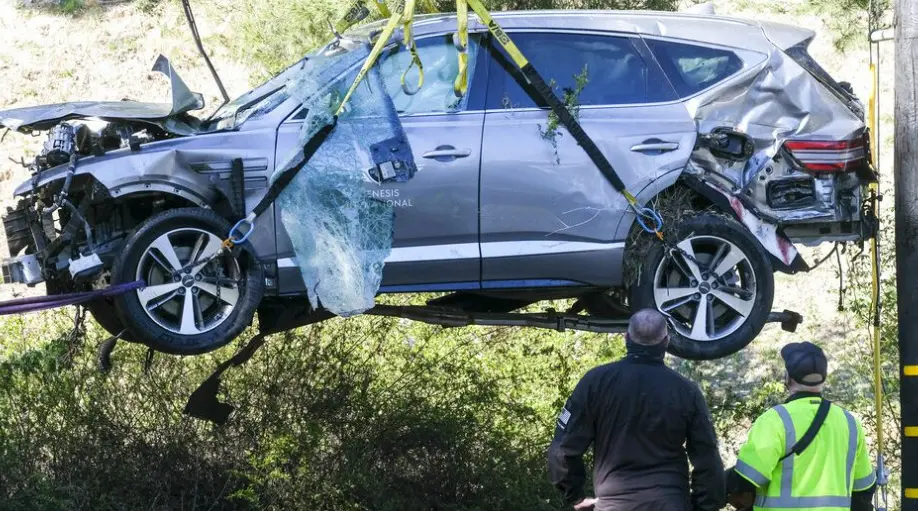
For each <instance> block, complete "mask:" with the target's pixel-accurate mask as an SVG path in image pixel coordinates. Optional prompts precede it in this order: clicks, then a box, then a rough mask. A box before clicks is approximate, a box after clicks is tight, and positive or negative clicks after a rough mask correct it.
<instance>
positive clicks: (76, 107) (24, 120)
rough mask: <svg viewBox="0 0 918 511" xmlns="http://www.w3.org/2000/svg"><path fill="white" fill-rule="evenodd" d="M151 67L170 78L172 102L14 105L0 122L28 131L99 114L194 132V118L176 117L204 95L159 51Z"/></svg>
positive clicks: (1, 115)
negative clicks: (186, 80) (21, 106)
mask: <svg viewBox="0 0 918 511" xmlns="http://www.w3.org/2000/svg"><path fill="white" fill-rule="evenodd" d="M153 71H158V72H160V73H162V74H164V75H166V77H168V78H169V83H170V85H171V89H172V92H171V94H172V103H171V104H168V103H142V102H139V101H77V102H70V103H57V104H53V105H41V106H32V107H24V108H13V109H10V110H4V111H0V126H2V127H6V128H10V129H12V130H18V131H22V132H28V131H32V130H45V129H49V128H51V127H53V126H54V125H56V124H57V123H59V122H61V121H65V120H67V119H86V118H99V119H103V120H107V121H112V120H136V121H144V122H149V123H151V124H155V125H158V126H160V127H162V128H163V129H164V130H166V131H168V132H170V133H173V134H176V135H192V134H194V133H196V132H197V126H196V124H197V123H196V122H194V121H193V120H192V119H189V118H181V119H179V118H177V117H179V116H181V115H182V114H185V113H187V112H190V111H192V110H199V109H201V108H204V97H203V96H202V95H201V94H199V93H197V92H192V91H191V90H190V89H189V88H188V86H187V85H186V84H185V82H184V81H183V80H182V79H181V77H179V75H178V73H176V71H175V69H174V68H173V67H172V64H170V63H169V60H168V59H167V58H166V57H164V56H162V55H160V56H159V57H158V58H157V59H156V62H155V63H154V64H153Z"/></svg>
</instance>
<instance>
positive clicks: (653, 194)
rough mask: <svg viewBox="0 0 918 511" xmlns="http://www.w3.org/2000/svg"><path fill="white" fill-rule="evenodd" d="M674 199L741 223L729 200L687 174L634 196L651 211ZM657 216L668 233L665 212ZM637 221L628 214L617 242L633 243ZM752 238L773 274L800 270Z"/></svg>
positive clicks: (672, 176)
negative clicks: (622, 240)
mask: <svg viewBox="0 0 918 511" xmlns="http://www.w3.org/2000/svg"><path fill="white" fill-rule="evenodd" d="M673 196H675V197H683V198H685V199H687V200H688V201H690V203H691V205H692V207H693V209H695V210H697V211H703V210H713V211H716V212H718V213H720V214H724V215H727V216H729V217H730V218H732V219H734V220H736V221H738V222H740V223H742V219H741V218H740V217H739V215H738V214H737V212H736V210H734V209H733V207H732V206H731V205H730V201H729V199H727V197H725V196H724V195H723V194H721V193H719V192H717V191H716V190H714V189H712V188H711V187H710V186H708V185H706V184H704V182H702V181H701V180H700V179H698V178H696V177H694V176H690V175H686V174H684V173H683V172H682V171H681V170H679V171H673V172H669V173H667V174H665V175H663V176H661V177H660V178H659V179H656V180H654V181H652V182H651V183H650V184H648V185H647V186H645V187H644V188H643V189H642V190H641V191H640V192H639V193H638V194H636V195H635V197H636V198H637V201H638V204H640V205H641V207H648V206H649V205H651V204H654V203H655V202H657V201H659V200H669V199H670V198H671V197H673ZM658 209H659V208H658ZM658 212H660V213H661V214H662V215H663V218H664V231H665V230H666V224H665V222H666V220H667V218H666V217H667V215H666V214H665V210H664V211H662V212H661V211H658ZM636 219H637V216H636V215H635V213H634V212H633V211H630V210H628V211H626V213H625V214H624V215H622V219H621V220H620V221H619V225H618V228H617V230H616V233H615V235H616V239H626V240H632V239H634V236H635V235H636V234H638V233H639V232H640V231H641V227H640V225H639V224H638V223H637V221H636ZM753 237H754V238H755V239H756V242H757V244H758V248H759V250H761V251H762V253H764V254H767V255H768V258H769V260H770V261H771V265H772V268H773V269H774V270H776V271H780V272H782V273H788V274H794V273H797V272H799V271H800V270H801V268H800V267H798V266H792V265H788V264H785V263H784V262H783V261H782V260H781V259H779V258H777V257H775V255H774V254H772V253H771V252H769V251H768V250H767V249H766V248H765V246H764V245H763V244H762V242H761V240H759V239H758V237H757V236H755V233H753ZM626 250H627V247H626ZM626 257H627V256H626Z"/></svg>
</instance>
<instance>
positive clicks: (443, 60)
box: [379, 35, 478, 114]
mask: <svg viewBox="0 0 918 511" xmlns="http://www.w3.org/2000/svg"><path fill="white" fill-rule="evenodd" d="M417 47H418V55H419V56H420V58H421V64H422V65H423V66H424V85H423V87H421V90H419V91H418V92H417V93H415V94H413V95H408V94H405V91H404V90H403V89H402V74H403V73H405V70H406V69H408V68H409V66H411V52H409V51H408V50H407V49H406V48H405V46H404V45H398V46H395V47H394V48H392V49H390V50H388V51H386V52H385V53H383V54H382V55H381V56H380V58H379V60H380V62H379V66H380V67H379V70H380V72H381V73H382V77H383V81H384V82H385V84H386V89H387V91H388V92H389V96H391V97H392V101H393V102H394V103H395V109H396V110H397V111H398V113H400V114H426V113H447V112H455V111H456V110H461V109H463V108H464V106H465V105H464V102H465V99H466V98H467V97H468V94H466V98H462V99H460V98H457V97H456V94H455V93H454V92H453V83H454V82H455V80H456V77H457V76H459V52H458V50H456V46H455V45H454V44H453V37H452V35H444V36H436V37H427V38H424V39H419V40H417ZM477 55H478V43H477V37H474V36H471V37H469V57H468V62H469V70H468V74H469V76H468V79H469V85H470V86H471V83H472V79H473V75H474V72H473V71H474V67H475V61H476V57H477ZM417 83H418V70H417V67H416V66H415V67H412V68H411V69H410V70H409V71H408V74H407V75H406V76H405V84H406V86H407V87H408V88H409V89H414V88H416V87H417Z"/></svg>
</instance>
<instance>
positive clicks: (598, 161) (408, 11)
mask: <svg viewBox="0 0 918 511" xmlns="http://www.w3.org/2000/svg"><path fill="white" fill-rule="evenodd" d="M373 1H375V2H376V5H377V7H378V8H379V7H380V6H384V5H385V2H383V1H380V0H373ZM416 1H417V0H404V2H403V3H401V5H397V6H396V8H395V12H394V13H393V14H392V16H391V17H390V18H389V21H388V22H387V23H386V25H385V28H383V30H382V32H381V33H380V34H379V36H378V39H377V40H376V43H375V44H374V45H373V49H372V50H371V51H370V54H369V56H368V57H367V59H366V61H364V63H363V66H362V67H361V68H360V71H359V72H358V73H357V76H356V78H355V79H354V82H353V83H352V84H351V86H350V88H349V89H348V91H347V93H346V94H345V95H344V98H343V99H342V101H341V104H340V105H339V106H338V109H337V110H336V112H335V115H334V119H335V122H337V118H338V116H339V115H341V113H342V112H343V111H344V108H345V107H346V105H347V103H348V101H349V100H350V99H351V96H353V94H354V91H356V90H357V87H358V86H359V85H360V83H361V82H363V80H364V78H366V75H367V73H368V72H369V70H370V68H372V67H373V65H375V64H376V61H377V60H378V59H379V56H380V55H381V54H382V51H383V49H384V48H385V47H386V45H387V44H388V43H389V40H390V39H391V37H392V35H393V34H394V33H395V30H396V28H397V27H398V25H399V24H404V25H405V27H406V28H409V30H406V31H405V39H404V40H405V43H406V45H407V44H409V42H410V44H411V46H409V50H412V48H414V41H413V33H412V31H411V30H410V25H411V23H412V21H413V16H414V8H415V3H416ZM422 1H424V0H422ZM469 7H471V9H472V10H473V11H474V12H475V13H476V14H477V15H478V17H479V19H480V20H481V22H482V23H483V24H484V25H485V26H487V27H488V30H489V31H490V32H491V34H492V35H493V37H494V39H495V40H496V41H497V42H498V43H499V44H500V45H501V47H502V48H503V49H504V50H505V51H506V52H507V54H508V55H509V56H510V58H511V60H513V63H514V64H515V65H516V67H517V69H518V70H519V74H516V73H514V78H515V79H516V80H517V81H519V82H520V84H521V85H524V86H525V85H528V86H529V87H524V88H528V89H530V90H533V91H534V93H535V94H537V95H538V97H539V99H541V100H542V102H543V103H544V104H546V105H548V106H549V107H550V108H551V111H552V112H553V113H554V114H555V115H556V116H557V117H558V120H559V121H560V122H561V124H562V125H563V126H564V127H565V128H567V131H568V132H569V133H570V134H571V136H572V137H573V138H574V140H575V141H576V142H577V144H578V145H579V146H580V147H582V148H583V150H584V151H585V152H586V154H587V156H588V157H589V158H590V160H591V161H592V162H593V164H594V165H596V168H597V169H599V171H600V173H602V175H603V176H604V177H605V178H606V180H608V181H609V183H610V184H611V185H612V186H613V187H614V188H615V190H616V191H617V192H619V193H620V194H622V196H623V197H624V198H625V200H626V201H627V202H628V205H629V207H630V208H631V209H632V210H633V211H634V212H635V214H636V216H637V222H638V224H639V225H640V226H641V228H642V229H643V230H644V231H646V232H649V233H654V234H656V236H657V237H658V238H659V239H660V240H661V241H664V243H666V241H665V240H664V239H663V233H662V229H663V220H662V218H661V217H660V215H659V214H658V213H657V212H656V211H654V210H653V209H651V208H642V207H641V206H640V205H639V204H638V202H637V198H636V197H635V196H634V195H633V194H632V193H631V192H629V191H628V189H627V187H626V186H625V183H624V182H623V181H622V179H621V178H620V177H619V175H618V173H616V171H615V168H613V167H612V164H611V163H610V162H609V160H608V159H607V158H606V156H605V155H604V154H603V153H602V151H601V150H600V149H599V147H598V146H597V145H596V143H595V142H594V141H593V139H592V138H590V136H589V135H587V133H586V132H585V131H584V130H583V127H582V126H581V125H580V123H579V122H578V121H577V119H576V118H575V117H574V115H573V114H572V113H571V112H570V110H568V108H567V106H566V105H565V104H564V103H563V102H562V101H561V100H560V99H558V97H557V96H556V95H555V93H554V91H552V89H551V87H549V85H548V84H547V83H546V82H545V80H544V79H543V78H542V76H541V75H540V74H539V73H538V71H536V69H535V67H534V66H533V65H532V63H530V62H529V61H528V60H527V59H526V57H525V56H524V55H523V53H522V52H521V51H520V50H519V48H518V47H517V46H516V44H514V43H513V40H512V39H511V38H510V36H509V35H508V34H507V33H506V32H505V31H504V30H503V28H501V27H500V25H499V24H498V23H497V22H496V21H495V20H494V18H493V17H491V14H490V13H489V12H488V10H487V9H486V8H485V7H484V5H483V4H482V3H481V1H480V0H456V11H457V13H458V25H459V26H458V31H457V34H456V37H455V38H454V43H455V44H456V46H457V49H459V48H461V50H462V51H460V57H459V58H460V72H459V76H458V77H457V79H456V82H455V83H454V92H455V93H456V94H464V93H465V92H466V91H467V88H468V55H467V51H468V8H469ZM380 12H383V10H382V9H380ZM409 36H410V37H409ZM463 55H464V58H463ZM412 64H413V65H418V68H419V70H420V71H421V81H422V82H423V69H422V68H421V65H420V59H419V58H417V52H416V49H414V50H412ZM409 68H410V66H409ZM406 73H407V71H406ZM404 80H405V75H404V74H403V75H402V87H403V89H405V92H406V93H408V92H409V90H408V89H406V87H405V84H404ZM414 92H417V91H414ZM333 127H334V123H333V124H332V125H331V127H326V128H328V129H327V130H325V129H323V130H321V131H320V132H319V133H317V134H316V135H315V136H314V137H313V138H312V139H311V140H310V141H309V142H307V144H306V148H305V149H304V153H305V156H306V158H304V160H303V161H302V162H300V164H299V165H297V166H295V167H293V168H291V169H287V170H286V171H285V172H284V174H282V175H281V176H280V177H279V178H278V179H277V180H276V181H275V182H274V184H273V185H272V186H271V188H270V189H269V191H268V194H267V195H265V197H264V198H263V199H262V200H261V201H260V202H259V204H258V206H256V209H255V210H253V211H252V212H251V213H249V215H248V216H246V217H245V218H243V219H242V220H240V221H239V222H237V223H236V225H234V226H233V228H232V229H230V232H229V234H228V236H227V238H226V240H224V242H223V245H224V248H225V249H229V248H232V247H233V245H235V244H238V243H243V242H244V241H246V240H247V239H248V236H249V235H250V234H251V233H252V231H253V230H254V227H255V224H254V222H255V218H257V217H258V216H259V215H260V214H261V213H263V212H264V211H265V210H267V208H268V207H269V206H270V205H271V203H273V202H274V200H275V199H276V198H277V196H279V195H280V193H281V192H282V191H283V189H284V187H286V186H287V185H288V184H289V183H290V181H292V180H293V177H294V176H295V175H296V174H297V172H299V170H300V169H302V168H303V166H305V164H306V163H307V162H308V161H309V158H310V157H311V156H312V154H313V153H315V151H316V150H317V149H318V146H319V145H321V143H322V142H324V141H325V139H326V138H327V137H328V135H329V134H330V132H331V129H333ZM313 145H314V146H315V147H314V148H313V149H312V150H311V151H310V150H309V148H310V146H313ZM647 220H650V221H652V223H653V225H652V226H650V225H648V224H647ZM243 226H247V227H248V230H247V232H245V234H242V233H241V231H242V227H243ZM219 254H220V252H217V253H216V254H215V256H216V255H219ZM206 262H207V261H202V262H201V263H199V264H203V263H206Z"/></svg>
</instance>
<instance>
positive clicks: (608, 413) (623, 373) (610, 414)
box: [548, 309, 726, 511]
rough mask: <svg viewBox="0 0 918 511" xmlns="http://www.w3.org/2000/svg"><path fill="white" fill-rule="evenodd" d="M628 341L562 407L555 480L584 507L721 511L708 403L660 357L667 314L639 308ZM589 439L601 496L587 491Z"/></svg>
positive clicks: (720, 474) (554, 450) (551, 459)
mask: <svg viewBox="0 0 918 511" xmlns="http://www.w3.org/2000/svg"><path fill="white" fill-rule="evenodd" d="M625 342H626V346H627V349H628V355H627V356H626V357H625V358H624V359H623V360H620V361H618V362H614V363H611V364H606V365H602V366H599V367H596V368H594V369H592V370H590V371H589V372H587V374H586V375H585V376H584V377H583V379H581V380H580V382H579V383H578V384H577V387H576V388H575V389H574V393H573V394H572V395H571V397H570V399H568V400H567V404H566V405H565V406H564V409H563V410H561V414H560V416H559V417H558V421H557V427H556V430H555V438H554V441H553V442H552V444H551V447H550V448H549V453H548V467H549V474H550V477H551V481H552V484H554V485H555V486H556V487H557V488H558V489H559V490H561V491H562V492H564V500H565V502H567V503H569V504H571V505H573V506H574V508H575V509H577V510H590V509H594V507H595V509H596V510H598V511H606V510H615V511H658V510H659V511H682V510H685V511H699V510H700V511H707V510H717V509H721V508H722V507H723V506H724V505H725V503H726V495H725V488H724V486H725V481H724V467H723V462H722V461H721V459H720V454H719V453H718V451H717V437H716V435H715V433H714V427H713V426H712V424H711V418H710V413H709V411H708V406H707V404H706V403H705V401H704V396H703V395H702V393H701V390H700V389H699V388H698V386H697V385H695V384H694V383H692V382H691V381H689V380H687V379H686V378H683V377H682V376H680V375H679V374H678V373H676V372H675V371H673V370H671V369H669V368H668V367H666V366H665V365H664V364H663V358H664V355H665V354H666V348H667V345H668V344H669V328H668V325H667V323H666V320H665V318H664V317H663V316H662V315H661V314H660V313H659V312H657V311H656V310H652V309H645V310H641V311H639V312H638V313H637V314H635V315H634V316H633V317H632V318H631V322H630V324H629V326H628V333H627V334H626V336H625ZM591 444H592V445H593V446H594V447H593V451H594V468H593V482H594V488H595V490H596V497H597V498H595V499H594V498H587V497H586V495H585V492H584V483H585V479H586V471H585V469H584V464H583V454H584V452H586V450H587V448H589V447H590V445H591ZM689 460H691V463H692V473H691V479H690V478H689V467H688V461H689Z"/></svg>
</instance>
